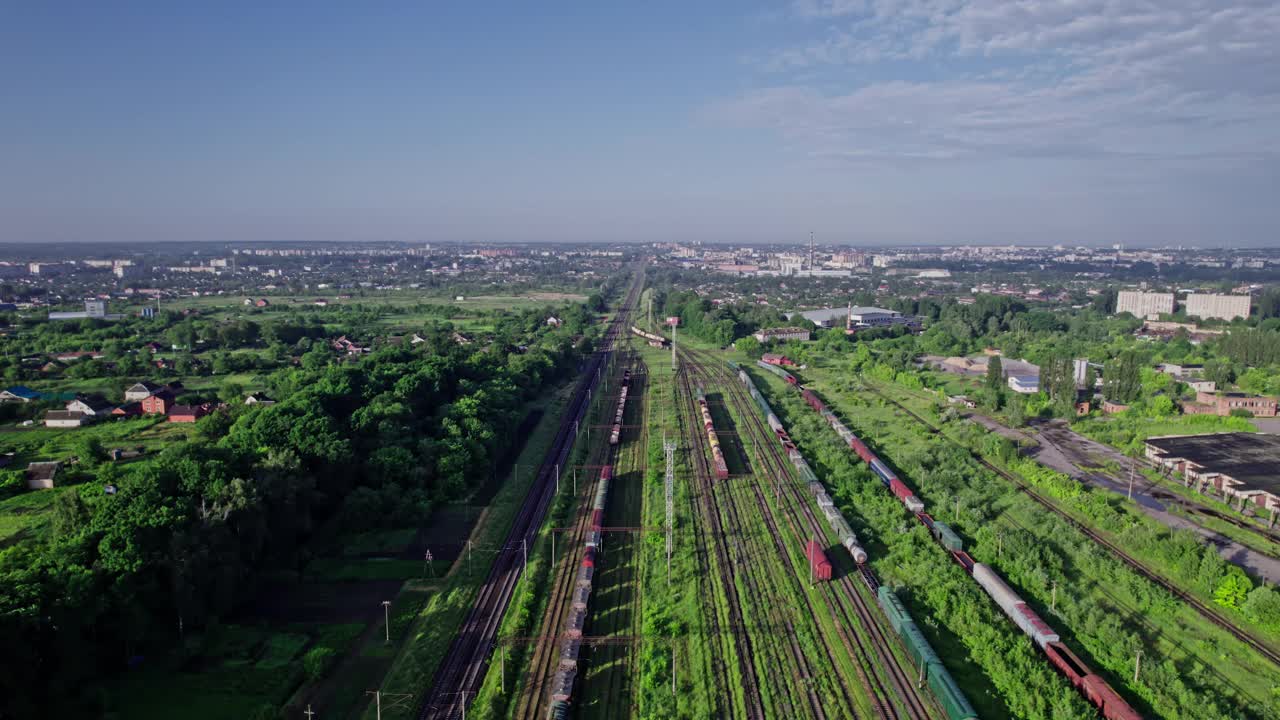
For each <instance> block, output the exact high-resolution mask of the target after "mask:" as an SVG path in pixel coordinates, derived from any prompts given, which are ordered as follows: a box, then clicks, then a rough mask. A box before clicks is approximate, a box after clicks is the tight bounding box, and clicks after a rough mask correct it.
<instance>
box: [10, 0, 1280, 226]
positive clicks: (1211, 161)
mask: <svg viewBox="0 0 1280 720" xmlns="http://www.w3.org/2000/svg"><path fill="white" fill-rule="evenodd" d="M1276 38H1280V0H1265V1H1264V0H1158V1H1157V0H792V1H790V2H789V1H787V0H778V1H777V2H764V1H760V0H739V1H737V2H727V1H721V0H699V1H698V2H688V1H687V0H685V1H684V2H666V1H665V0H656V1H654V2H644V3H639V2H625V3H624V2H556V1H554V0H553V1H552V2H545V3H527V2H519V3H517V2H511V3H449V2H443V1H437V2H421V1H417V2H404V3H398V2H393V1H390V0H388V1H385V2H373V3H339V2H320V3H315V2H308V3H303V2H259V1H255V2H238V1H235V0H228V1H226V2H209V3H172V2H166V3H161V2H152V3H143V2H129V1H128V0H120V1H118V2H110V3H82V2H63V1H61V0H12V1H11V2H7V3H3V4H0V242H40V243H58V242H79V241H112V242H121V241H153V242H163V241H248V242H256V241H305V240H322V241H387V240H395V241H408V242H528V241H572V242H579V241H602V242H619V241H664V242H665V241H703V242H743V243H748V242H749V243H760V242H790V241H795V242H807V241H808V238H809V233H810V232H814V233H815V234H816V237H817V239H818V240H819V242H823V243H836V244H847V245H855V246H856V245H885V244H921V243H926V244H927V243H933V244H961V243H975V244H984V243H1024V244H1033V243H1069V244H1112V243H1119V242H1123V243H1126V244H1128V245H1150V244H1157V245H1162V244H1188V245H1191V244H1197V245H1202V246H1226V247H1236V246H1241V247H1243V246H1280V237H1278V235H1280V233H1277V228H1280V202H1278V200H1280V42H1277V41H1276Z"/></svg>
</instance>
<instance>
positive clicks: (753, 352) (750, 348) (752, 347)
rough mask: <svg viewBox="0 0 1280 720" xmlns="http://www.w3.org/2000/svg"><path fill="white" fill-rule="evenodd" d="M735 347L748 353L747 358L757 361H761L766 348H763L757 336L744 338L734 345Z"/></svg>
mask: <svg viewBox="0 0 1280 720" xmlns="http://www.w3.org/2000/svg"><path fill="white" fill-rule="evenodd" d="M734 345H735V346H736V347H737V348H738V349H739V350H741V351H742V352H744V353H746V355H747V357H749V358H752V359H755V360H759V359H760V356H761V355H763V354H764V346H762V345H761V344H760V341H759V340H756V339H755V336H753V335H748V336H746V337H744V338H739V339H738V341H737V342H736V343H734Z"/></svg>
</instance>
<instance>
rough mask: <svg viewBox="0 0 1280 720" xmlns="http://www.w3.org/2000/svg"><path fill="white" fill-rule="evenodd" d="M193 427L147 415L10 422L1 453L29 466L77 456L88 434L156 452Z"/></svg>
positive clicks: (0, 434) (105, 442) (107, 445)
mask: <svg viewBox="0 0 1280 720" xmlns="http://www.w3.org/2000/svg"><path fill="white" fill-rule="evenodd" d="M193 429H194V426H193V425H191V424H188V423H170V422H168V421H167V419H166V418H163V417H146V416H144V417H134V418H128V419H125V420H115V419H107V420H103V421H100V422H97V423H94V424H92V425H86V426H84V427H79V428H47V427H44V426H43V425H41V424H36V425H32V426H31V427H18V426H13V425H9V426H5V427H3V428H0V453H9V452H11V453H13V454H14V459H13V467H25V466H26V464H27V463H29V462H33V461H37V460H63V459H66V458H67V457H70V456H73V455H75V454H76V447H77V446H78V445H79V443H81V442H83V441H84V440H86V439H88V438H93V439H96V440H97V441H98V442H100V443H102V447H103V448H104V449H106V450H111V449H112V448H127V449H133V448H135V447H138V446H141V447H144V448H146V450H147V452H155V451H157V450H159V449H161V448H163V447H164V446H165V445H168V444H169V443H172V442H175V441H177V440H183V439H185V438H186V437H187V436H188V435H189V434H190V433H191V432H192V430H193Z"/></svg>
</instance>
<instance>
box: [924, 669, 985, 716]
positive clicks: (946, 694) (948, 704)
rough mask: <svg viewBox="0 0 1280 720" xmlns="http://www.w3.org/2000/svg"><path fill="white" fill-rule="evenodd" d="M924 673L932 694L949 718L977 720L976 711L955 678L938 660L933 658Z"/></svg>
mask: <svg viewBox="0 0 1280 720" xmlns="http://www.w3.org/2000/svg"><path fill="white" fill-rule="evenodd" d="M925 674H926V675H927V676H928V678H927V681H928V683H929V689H930V690H932V691H933V696H934V697H936V698H938V702H939V703H941V704H942V709H943V710H944V711H946V713H947V717H948V718H950V720H977V717H978V713H977V712H975V711H974V709H973V706H972V705H970V704H969V700H968V698H966V697H965V696H964V693H962V692H960V687H959V686H958V685H956V681H955V679H954V678H952V677H951V673H949V672H947V669H946V668H945V667H943V666H942V663H941V662H940V661H937V660H935V661H934V662H932V663H930V665H929V667H928V669H927V670H926V671H925Z"/></svg>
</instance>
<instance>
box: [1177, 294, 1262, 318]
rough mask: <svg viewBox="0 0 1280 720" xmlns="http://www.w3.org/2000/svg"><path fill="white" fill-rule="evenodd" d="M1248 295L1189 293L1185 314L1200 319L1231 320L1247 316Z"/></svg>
mask: <svg viewBox="0 0 1280 720" xmlns="http://www.w3.org/2000/svg"><path fill="white" fill-rule="evenodd" d="M1250 300H1251V299H1250V297H1249V296H1248V295H1211V294H1208V293H1191V294H1190V295H1187V315H1189V316H1191V317H1198V318H1202V319H1207V318H1217V319H1219V320H1233V319H1235V318H1238V317H1243V318H1247V317H1249V305H1250Z"/></svg>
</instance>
